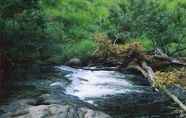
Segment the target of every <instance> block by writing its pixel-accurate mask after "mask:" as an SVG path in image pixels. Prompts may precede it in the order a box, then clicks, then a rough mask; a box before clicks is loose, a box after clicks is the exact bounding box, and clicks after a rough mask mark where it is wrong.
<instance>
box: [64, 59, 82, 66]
mask: <svg viewBox="0 0 186 118" xmlns="http://www.w3.org/2000/svg"><path fill="white" fill-rule="evenodd" d="M65 65H68V66H71V67H79V66H81V65H82V62H81V60H80V59H79V58H72V59H70V60H69V61H67V62H66V63H65Z"/></svg>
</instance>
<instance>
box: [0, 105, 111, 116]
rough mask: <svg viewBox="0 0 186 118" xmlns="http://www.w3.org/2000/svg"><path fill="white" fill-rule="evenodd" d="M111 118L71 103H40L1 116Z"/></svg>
mask: <svg viewBox="0 0 186 118" xmlns="http://www.w3.org/2000/svg"><path fill="white" fill-rule="evenodd" d="M12 117H13V118H111V117H110V116H109V115H107V114H105V113H102V112H99V111H93V110H91V109H88V108H78V107H73V106H70V105H57V104H51V105H38V106H30V107H28V108H26V109H24V110H20V111H17V112H14V113H13V112H9V113H7V114H5V115H3V116H1V118H12Z"/></svg>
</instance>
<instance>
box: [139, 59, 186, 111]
mask: <svg viewBox="0 0 186 118" xmlns="http://www.w3.org/2000/svg"><path fill="white" fill-rule="evenodd" d="M142 68H143V69H144V70H145V72H146V74H145V76H146V77H147V79H148V81H149V82H150V83H151V86H153V83H154V78H155V73H154V71H153V70H152V68H151V67H150V66H148V65H147V63H146V62H143V63H142ZM155 89H156V90H157V88H155ZM162 90H163V92H164V93H165V94H166V95H167V96H168V97H169V98H170V99H172V100H173V101H174V102H175V103H176V104H178V105H179V107H180V108H181V109H182V110H183V111H184V112H186V105H184V103H182V102H181V100H179V99H178V97H176V96H175V95H174V94H172V93H171V92H170V91H169V90H168V89H166V88H163V89H162Z"/></svg>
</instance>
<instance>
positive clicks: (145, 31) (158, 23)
mask: <svg viewBox="0 0 186 118" xmlns="http://www.w3.org/2000/svg"><path fill="white" fill-rule="evenodd" d="M185 17H186V2H183V1H180V0H179V1H176V0H172V1H169V0H168V1H166V0H165V1H162V0H156V1H155V0H124V1H122V0H121V1H120V3H119V4H118V6H116V7H113V8H112V9H111V15H110V17H109V19H110V21H109V22H108V23H107V24H105V26H106V29H109V30H107V33H108V35H109V36H110V37H111V38H112V39H113V40H118V41H119V42H125V41H128V40H131V39H139V40H140V39H141V37H143V36H145V39H146V40H145V43H147V45H149V44H152V46H153V48H157V47H158V48H161V49H162V50H163V51H164V52H166V53H168V54H176V53H177V54H178V52H179V51H183V49H185V48H186V47H185V45H186V31H185V30H186V28H185V27H186V20H185ZM108 26H109V27H108ZM107 27H108V28H107ZM142 40H143V41H144V38H143V39H142ZM140 42H142V41H140ZM150 42H151V43H150ZM145 45H146V44H145ZM145 47H147V48H149V46H145Z"/></svg>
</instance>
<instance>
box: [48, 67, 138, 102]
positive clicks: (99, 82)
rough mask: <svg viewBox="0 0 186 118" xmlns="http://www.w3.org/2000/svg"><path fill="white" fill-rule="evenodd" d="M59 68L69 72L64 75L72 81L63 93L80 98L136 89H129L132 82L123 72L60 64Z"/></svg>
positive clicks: (103, 95) (84, 98)
mask: <svg viewBox="0 0 186 118" xmlns="http://www.w3.org/2000/svg"><path fill="white" fill-rule="evenodd" d="M59 68H60V69H61V70H62V71H68V72H71V73H69V74H67V75H65V77H66V78H68V79H69V80H71V81H72V83H71V84H70V85H69V86H67V88H66V91H65V93H66V94H69V95H73V96H77V97H79V98H80V99H82V100H86V98H98V97H105V96H107V95H115V94H121V93H126V92H131V91H137V90H132V89H130V87H132V86H133V85H132V83H131V82H130V81H128V80H126V76H125V75H124V74H121V73H119V72H115V71H90V70H82V69H74V68H70V67H66V66H61V67H59ZM58 84H60V83H53V84H52V85H51V86H55V85H58ZM87 102H88V101H87ZM89 102H92V101H89Z"/></svg>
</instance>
